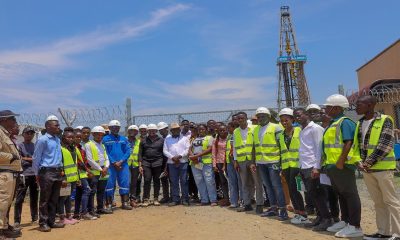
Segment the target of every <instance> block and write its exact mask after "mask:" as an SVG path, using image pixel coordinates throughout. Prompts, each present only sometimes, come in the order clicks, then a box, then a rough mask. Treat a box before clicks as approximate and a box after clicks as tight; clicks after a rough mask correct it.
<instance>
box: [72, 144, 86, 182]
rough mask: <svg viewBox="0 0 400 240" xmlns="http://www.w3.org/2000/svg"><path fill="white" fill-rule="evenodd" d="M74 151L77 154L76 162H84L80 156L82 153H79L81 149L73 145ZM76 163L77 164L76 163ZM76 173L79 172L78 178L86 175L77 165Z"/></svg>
mask: <svg viewBox="0 0 400 240" xmlns="http://www.w3.org/2000/svg"><path fill="white" fill-rule="evenodd" d="M75 152H76V153H77V156H78V162H81V163H84V162H83V158H82V154H81V151H80V150H79V148H77V147H75ZM76 165H78V163H77V164H76ZM78 173H79V178H80V179H82V178H87V177H88V176H87V173H86V171H85V170H80V169H79V167H78Z"/></svg>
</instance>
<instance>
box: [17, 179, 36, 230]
mask: <svg viewBox="0 0 400 240" xmlns="http://www.w3.org/2000/svg"><path fill="white" fill-rule="evenodd" d="M28 188H29V203H30V208H31V217H32V221H36V220H38V218H39V216H38V215H39V212H38V211H39V210H38V209H39V207H38V197H39V190H38V185H37V183H36V177H35V176H25V184H24V183H23V182H22V181H19V184H18V188H17V194H16V195H17V198H16V200H15V206H14V223H17V222H18V223H21V213H22V204H23V203H24V199H25V195H26V192H27V190H28Z"/></svg>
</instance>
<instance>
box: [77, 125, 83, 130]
mask: <svg viewBox="0 0 400 240" xmlns="http://www.w3.org/2000/svg"><path fill="white" fill-rule="evenodd" d="M82 128H83V126H76V127H75V129H79V130H82Z"/></svg>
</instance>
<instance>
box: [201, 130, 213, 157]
mask: <svg viewBox="0 0 400 240" xmlns="http://www.w3.org/2000/svg"><path fill="white" fill-rule="evenodd" d="M210 139H211V136H205V138H204V140H203V146H202V148H201V149H202V150H203V151H205V150H207V149H208V145H209V143H210ZM201 161H202V162H203V164H211V163H212V158H211V153H209V154H206V155H203V156H201Z"/></svg>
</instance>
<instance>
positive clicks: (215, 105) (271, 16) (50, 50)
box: [0, 0, 400, 114]
mask: <svg viewBox="0 0 400 240" xmlns="http://www.w3.org/2000/svg"><path fill="white" fill-rule="evenodd" d="M100 2H101V4H100ZM281 5H289V6H290V11H291V14H292V20H293V22H294V27H295V30H296V35H297V40H298V44H299V48H300V51H301V53H303V54H307V56H308V62H307V64H306V66H305V72H306V77H307V80H308V85H309V88H310V91H311V98H312V101H313V102H315V103H319V104H321V103H323V101H324V99H325V98H326V97H327V96H328V95H330V94H332V93H335V92H337V86H338V84H344V85H345V88H346V90H348V91H350V90H354V89H357V75H356V72H355V70H356V69H357V68H358V67H360V66H361V65H362V64H364V63H365V62H366V61H367V60H369V59H371V58H372V57H374V56H375V55H376V54H377V53H379V52H380V51H382V50H383V49H384V48H386V47H387V46H389V45H390V44H391V43H393V42H394V41H395V40H397V39H398V38H399V37H400V28H399V27H398V24H397V23H398V17H397V16H398V9H399V8H400V1H398V0H388V1H361V0H352V1H346V0H326V1H325V0H323V1H322V0H302V1H295V0H293V1H278V0H229V1H228V0H225V1H222V0H221V1H215V0H198V1H189V0H186V1H175V0H166V1H157V0H152V1H136V0H135V1H133V0H131V1H113V2H111V1H94V0H93V1H50V0H49V1H39V0H38V1H28V0H27V1H11V0H8V1H6V0H4V1H1V7H0V43H1V44H0V86H1V88H0V99H1V101H0V108H1V109H13V110H15V111H17V112H48V111H54V110H55V109H57V108H58V107H62V108H78V107H79V108H81V107H89V108H90V107H94V106H110V105H122V104H124V101H125V99H126V97H132V99H133V112H134V114H143V113H148V114H158V113H171V112H190V111H207V110H228V109H238V108H257V107H258V106H267V107H274V106H276V91H277V90H276V89H277V68H276V58H277V54H278V48H279V20H280V16H279V11H280V6H281Z"/></svg>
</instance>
